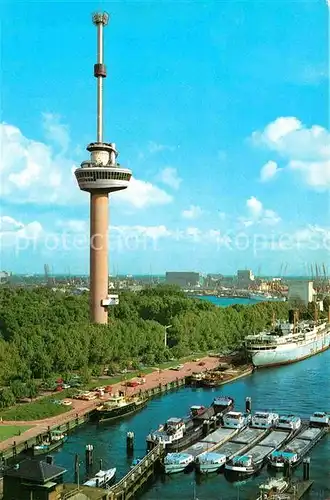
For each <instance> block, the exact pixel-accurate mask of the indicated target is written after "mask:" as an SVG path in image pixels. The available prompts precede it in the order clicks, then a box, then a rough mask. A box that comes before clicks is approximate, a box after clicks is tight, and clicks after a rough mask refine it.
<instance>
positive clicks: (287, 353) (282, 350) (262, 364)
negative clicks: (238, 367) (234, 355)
mask: <svg viewBox="0 0 330 500" xmlns="http://www.w3.org/2000/svg"><path fill="white" fill-rule="evenodd" d="M329 347H330V332H327V333H326V334H325V335H324V336H323V335H322V336H320V337H319V338H318V339H315V340H313V341H310V342H305V343H303V344H296V343H291V344H289V345H283V346H278V347H277V348H276V349H268V350H258V351H253V352H251V351H250V354H251V355H252V363H253V365H254V366H255V367H256V368H267V367H274V366H281V365H287V364H291V363H296V362H297V361H301V360H303V359H307V358H310V357H311V356H315V355H316V354H319V353H321V352H323V351H326V350H327V349H329Z"/></svg>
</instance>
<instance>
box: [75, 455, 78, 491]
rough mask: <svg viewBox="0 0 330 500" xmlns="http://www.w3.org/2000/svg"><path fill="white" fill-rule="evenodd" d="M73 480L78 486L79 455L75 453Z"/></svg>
mask: <svg viewBox="0 0 330 500" xmlns="http://www.w3.org/2000/svg"><path fill="white" fill-rule="evenodd" d="M74 481H75V483H77V484H78V486H79V455H77V453H76V454H75V457H74Z"/></svg>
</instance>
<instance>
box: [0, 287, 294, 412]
mask: <svg viewBox="0 0 330 500" xmlns="http://www.w3.org/2000/svg"><path fill="white" fill-rule="evenodd" d="M287 314H288V306H287V304H286V303H275V302H273V303H259V304H256V305H253V306H243V305H234V306H231V307H227V308H219V307H217V306H215V305H213V304H211V303H209V302H207V301H202V300H195V299H192V298H187V297H186V296H185V294H184V293H183V292H181V291H180V290H179V289H177V288H176V287H172V286H165V285H162V286H157V287H153V288H147V289H145V290H143V291H141V292H139V293H132V292H123V293H121V295H120V304H119V305H118V306H115V307H114V308H112V309H111V311H110V318H109V325H107V326H105V325H91V324H90V323H89V317H88V315H89V308H88V294H83V295H80V296H73V295H70V294H69V293H62V292H54V291H52V290H50V289H47V288H30V289H29V288H10V287H8V288H7V287H2V289H1V290H0V387H1V386H2V387H4V386H8V385H9V384H11V385H13V384H14V387H13V390H12V392H13V393H14V395H15V397H16V395H17V396H18V397H21V396H23V393H24V390H23V385H22V384H25V385H24V387H25V389H26V390H25V394H24V395H25V396H29V395H31V394H33V391H34V389H33V388H34V385H33V383H32V384H31V382H30V381H33V380H34V379H46V378H49V376H51V375H52V374H64V373H69V372H73V371H78V370H79V371H82V372H84V371H87V370H91V371H92V372H93V373H95V374H98V371H99V370H100V369H102V368H103V367H105V366H107V367H109V368H110V370H111V371H116V370H117V369H120V368H124V367H127V366H129V365H133V366H139V364H143V365H157V364H158V363H161V362H164V361H167V360H168V359H170V358H173V357H174V358H178V357H182V356H185V355H188V354H191V353H194V352H203V351H207V350H219V351H221V350H227V349H228V348H235V347H237V346H238V345H239V344H240V343H241V341H242V339H243V338H244V337H245V336H246V335H247V334H250V333H253V332H258V331H260V330H262V329H264V328H266V327H268V326H269V325H270V323H271V321H272V318H273V316H274V315H275V316H276V317H277V318H278V319H283V318H285V317H287ZM166 325H172V326H171V328H169V329H168V330H167V336H168V345H167V346H165V343H164V336H165V328H164V327H165V326H166ZM5 395H6V393H5ZM6 399H7V400H8V395H7V396H6ZM0 404H1V401H0Z"/></svg>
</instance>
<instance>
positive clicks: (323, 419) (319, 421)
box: [309, 411, 330, 426]
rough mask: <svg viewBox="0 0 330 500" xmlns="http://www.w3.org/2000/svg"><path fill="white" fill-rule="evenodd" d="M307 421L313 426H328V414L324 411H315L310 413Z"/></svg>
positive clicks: (329, 420)
mask: <svg viewBox="0 0 330 500" xmlns="http://www.w3.org/2000/svg"><path fill="white" fill-rule="evenodd" d="M309 421H310V424H311V425H314V426H330V415H329V414H328V413H325V412H324V411H316V412H315V413H313V415H311V417H310V418H309Z"/></svg>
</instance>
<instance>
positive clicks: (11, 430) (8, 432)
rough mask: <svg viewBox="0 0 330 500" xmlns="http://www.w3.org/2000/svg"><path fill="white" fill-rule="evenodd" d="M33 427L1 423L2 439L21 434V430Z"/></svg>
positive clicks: (0, 435) (0, 437)
mask: <svg viewBox="0 0 330 500" xmlns="http://www.w3.org/2000/svg"><path fill="white" fill-rule="evenodd" d="M29 429H31V427H29V426H28V425H3V424H0V441H5V440H6V439H9V438H11V437H15V436H18V435H19V431H21V433H23V432H24V431H27V430H29Z"/></svg>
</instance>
